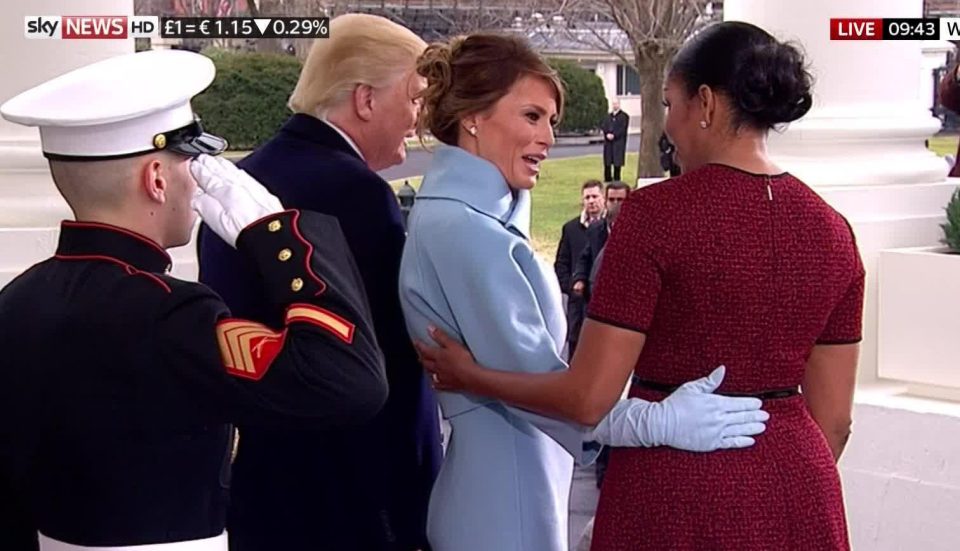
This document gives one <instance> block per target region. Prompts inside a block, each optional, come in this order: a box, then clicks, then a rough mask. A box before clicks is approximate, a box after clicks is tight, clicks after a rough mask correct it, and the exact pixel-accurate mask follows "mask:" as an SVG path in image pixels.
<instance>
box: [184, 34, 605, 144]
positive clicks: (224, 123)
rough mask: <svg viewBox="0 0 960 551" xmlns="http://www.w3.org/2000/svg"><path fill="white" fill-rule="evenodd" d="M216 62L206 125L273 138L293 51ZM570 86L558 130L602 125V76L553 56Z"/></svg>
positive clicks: (242, 137)
mask: <svg viewBox="0 0 960 551" xmlns="http://www.w3.org/2000/svg"><path fill="white" fill-rule="evenodd" d="M203 53H204V54H205V55H207V56H208V57H210V58H211V59H212V60H213V62H214V64H215V65H216V66H217V77H216V78H215V79H214V81H213V84H211V85H210V87H209V88H208V89H207V90H206V91H205V92H204V93H202V94H200V95H199V96H197V97H196V98H194V100H193V102H192V104H193V109H194V111H196V112H197V114H199V115H200V118H201V119H203V125H204V128H206V129H208V131H209V132H212V133H214V134H217V135H219V136H223V137H224V138H226V139H227V141H228V142H230V149H234V150H237V149H253V148H255V147H257V146H258V145H260V144H261V143H263V142H264V141H266V140H268V139H269V138H270V137H272V136H273V135H274V134H275V133H276V131H277V130H278V129H279V128H280V126H281V125H282V124H283V123H284V121H286V120H287V118H289V116H290V110H289V109H288V108H287V100H288V99H289V97H290V93H291V92H293V88H294V86H296V84H297V78H298V77H299V75H300V66H301V65H300V61H299V60H298V59H297V58H296V57H295V56H288V55H279V54H263V53H256V52H231V51H226V50H216V49H210V50H205V51H204V52H203ZM550 64H551V65H552V66H553V67H554V68H555V69H556V70H557V72H558V73H559V74H560V78H562V79H563V82H564V84H565V85H566V88H567V101H566V110H565V113H564V117H563V120H562V121H561V122H560V126H559V128H558V132H560V133H568V134H569V133H584V132H589V131H591V130H594V129H595V128H597V126H599V124H600V121H601V120H603V117H604V115H606V112H607V99H606V97H605V96H604V93H603V83H602V82H601V81H600V77H598V76H597V75H596V74H594V73H593V72H592V71H590V70H588V69H584V68H583V67H580V66H579V65H577V64H576V63H573V62H571V61H566V60H556V59H554V60H550Z"/></svg>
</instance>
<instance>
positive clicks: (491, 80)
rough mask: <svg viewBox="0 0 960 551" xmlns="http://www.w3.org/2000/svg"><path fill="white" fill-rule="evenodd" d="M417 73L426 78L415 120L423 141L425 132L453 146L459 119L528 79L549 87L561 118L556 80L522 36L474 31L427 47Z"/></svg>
mask: <svg viewBox="0 0 960 551" xmlns="http://www.w3.org/2000/svg"><path fill="white" fill-rule="evenodd" d="M417 73H418V74H419V75H420V76H422V77H424V78H426V79H427V87H426V89H425V90H424V91H423V92H422V93H421V94H420V98H421V99H422V100H423V106H422V109H421V110H420V118H419V120H418V121H417V134H418V135H419V136H420V139H421V140H423V137H424V135H425V134H426V132H427V131H429V132H430V133H431V134H433V136H434V137H436V138H437V139H438V140H440V141H441V142H443V143H445V144H448V145H457V137H458V136H459V128H458V127H459V123H460V119H461V118H463V117H465V116H468V115H472V114H475V113H480V112H482V111H485V110H487V109H489V108H490V107H492V106H493V104H495V103H496V102H497V101H498V100H500V98H502V97H503V96H505V95H506V94H507V92H508V91H509V90H510V87H511V86H513V84H514V83H515V82H516V81H517V80H519V79H520V78H522V77H524V76H527V75H531V76H535V77H540V78H542V79H543V80H545V81H546V82H547V83H549V84H550V85H552V86H553V89H554V92H555V93H556V97H555V99H556V102H557V120H558V121H559V119H560V117H561V116H562V115H563V100H564V93H565V92H564V88H563V83H562V82H561V80H560V77H559V76H557V73H556V71H554V70H553V68H551V67H550V65H548V64H547V62H546V61H544V59H543V58H542V57H540V55H539V54H538V53H537V52H535V51H534V50H533V48H531V47H530V45H529V44H528V43H527V41H526V40H525V39H524V38H522V37H520V36H516V35H507V34H497V33H475V34H470V35H467V36H458V37H455V38H453V39H451V40H450V41H449V42H441V43H437V44H431V45H430V46H428V47H427V49H426V50H425V51H424V52H423V54H422V55H421V56H420V58H419V59H418V60H417ZM553 122H554V123H556V122H557V121H553Z"/></svg>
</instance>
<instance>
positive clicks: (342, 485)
mask: <svg viewBox="0 0 960 551" xmlns="http://www.w3.org/2000/svg"><path fill="white" fill-rule="evenodd" d="M239 164H240V166H241V167H242V168H243V169H245V170H247V171H248V172H249V173H250V174H251V175H253V176H254V177H255V178H256V179H257V180H259V181H260V182H262V183H263V184H264V185H265V186H266V187H267V188H268V189H269V190H270V191H271V192H272V193H274V194H275V195H277V196H278V197H279V198H280V200H281V201H282V202H283V204H284V205H286V206H287V207H290V208H304V209H310V210H315V211H318V212H323V213H326V214H330V215H333V216H336V217H337V219H338V220H339V221H340V225H341V226H342V228H343V233H344V235H345V236H346V239H347V243H348V244H349V246H350V250H351V251H352V252H353V255H354V257H355V258H356V260H357V266H358V267H359V269H360V275H361V277H362V278H363V282H364V286H365V288H366V291H367V295H368V297H369V298H370V306H371V310H372V312H373V321H374V326H375V327H376V335H377V340H378V342H379V344H380V347H381V348H382V349H383V352H384V357H385V359H386V371H387V379H388V382H389V386H390V395H389V398H388V399H387V405H386V406H385V407H384V409H383V411H382V412H381V413H380V415H378V416H377V418H376V419H375V421H374V422H373V423H372V424H370V425H368V426H366V427H364V429H363V430H351V431H322V432H320V431H314V432H306V431H281V430H262V429H257V428H254V427H245V426H241V427H240V441H241V444H240V447H239V452H238V456H237V461H236V464H235V465H234V479H233V489H232V494H233V496H232V508H231V517H230V520H229V525H230V538H231V547H232V549H234V550H235V551H261V550H263V551H272V550H274V549H281V548H283V549H303V550H311V551H313V550H325V549H331V550H338V551H339V550H359V551H378V550H381V549H391V550H393V549H398V550H404V551H406V550H410V549H416V548H420V547H424V548H425V547H426V541H425V535H424V532H425V525H426V510H427V502H428V500H429V495H430V489H431V487H432V484H433V480H434V478H435V476H436V472H437V469H438V467H439V462H440V435H439V421H438V416H437V404H436V399H435V397H434V396H433V393H432V390H431V389H430V387H429V385H428V384H427V383H426V380H425V377H424V375H423V370H422V368H421V366H420V364H419V362H418V361H417V357H416V352H415V350H414V349H413V346H412V344H411V342H410V337H409V336H408V334H407V331H406V326H405V323H404V320H403V314H402V312H401V310H400V300H399V295H398V274H399V269H400V257H401V255H402V252H403V242H404V238H405V236H404V230H403V226H402V223H401V219H400V210H399V206H398V204H397V199H396V197H395V195H394V194H393V192H392V190H391V189H390V187H389V186H388V185H387V183H386V182H385V181H384V180H383V179H382V178H380V177H379V176H378V175H377V174H376V173H374V172H372V171H371V170H370V169H369V168H368V167H367V165H366V164H365V163H364V162H363V160H362V159H361V158H360V157H359V155H357V153H356V152H355V151H354V150H353V149H352V148H351V147H350V145H349V144H347V142H346V141H345V140H344V139H343V138H342V137H341V136H340V135H339V134H337V132H336V131H335V130H334V129H333V128H331V127H330V126H329V125H327V124H326V123H324V122H322V121H320V120H318V119H316V118H314V117H310V116H307V115H294V116H293V117H292V118H291V119H290V120H289V121H288V122H287V123H286V124H285V125H284V127H283V128H282V129H281V130H280V132H279V133H278V134H277V135H276V136H275V137H273V138H272V139H271V140H270V141H268V142H267V143H266V144H264V145H263V146H262V147H260V148H259V149H258V150H257V151H255V152H254V153H252V154H251V155H250V156H248V157H247V158H245V159H244V160H243V161H241V162H240V163H239ZM253 274H254V270H253V269H252V266H250V264H249V263H248V262H245V261H244V260H243V258H242V257H241V256H240V255H238V254H236V253H235V251H233V250H231V249H230V248H229V247H228V246H227V245H226V244H225V243H224V242H223V241H222V240H220V239H219V238H218V237H217V236H216V235H214V234H213V233H211V232H210V231H209V230H208V229H206V228H204V230H203V231H202V234H201V239H200V279H201V281H203V282H204V283H207V284H208V285H210V286H211V287H213V288H214V289H215V290H216V291H217V292H219V293H220V294H221V295H222V296H223V298H224V300H225V301H226V302H227V304H229V305H230V307H231V309H233V311H234V312H236V313H238V314H240V315H243V316H245V317H250V318H253V319H257V320H260V321H264V322H265V323H268V324H272V323H275V322H276V321H277V320H276V319H274V318H272V317H271V314H270V312H269V310H268V309H266V308H265V302H264V300H263V297H262V294H261V293H260V291H259V289H258V288H257V286H256V285H255V284H254V282H253V281H252V279H251V278H252V277H253Z"/></svg>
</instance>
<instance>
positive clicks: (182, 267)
mask: <svg viewBox="0 0 960 551" xmlns="http://www.w3.org/2000/svg"><path fill="white" fill-rule="evenodd" d="M0 13H2V14H3V17H0V75H2V77H0V103H2V102H3V101H6V100H7V99H9V98H11V97H13V96H15V95H16V94H18V93H20V92H22V91H24V90H27V89H29V88H31V87H33V86H35V85H37V84H39V83H41V82H43V81H45V80H48V79H50V78H52V77H55V76H57V75H59V74H62V73H65V72H67V71H69V70H71V69H75V68H77V67H81V66H83V65H87V64H90V63H93V62H96V61H99V60H101V59H106V58H108V57H113V56H116V55H121V54H125V53H130V52H133V40H132V39H128V40H28V39H26V38H25V37H24V22H23V21H24V16H27V15H133V1H132V0H71V1H70V2H64V1H63V0H31V1H29V2H4V3H3V4H2V5H0ZM144 85H145V86H149V85H150V83H144ZM69 217H70V211H69V209H68V208H67V205H66V203H64V201H63V199H62V198H61V197H60V196H59V194H57V190H56V188H55V187H54V185H53V180H51V178H50V171H49V169H48V167H47V162H46V160H45V159H44V158H43V156H42V155H41V153H40V135H39V133H38V132H37V130H36V129H35V128H27V127H23V126H20V125H16V124H12V123H9V122H6V121H4V120H2V119H0V287H2V286H3V285H6V284H7V283H8V282H9V281H10V280H11V279H13V277H15V276H16V275H17V274H18V273H20V272H21V271H23V270H24V269H25V268H27V267H28V266H30V265H31V264H33V263H35V262H37V261H39V260H42V259H43V258H46V257H47V256H49V255H50V254H51V253H52V252H53V250H54V249H55V247H56V240H57V233H58V228H59V224H60V221H61V220H63V219H64V218H69ZM173 254H174V258H175V264H179V271H177V270H175V273H178V274H179V275H181V276H184V277H191V276H193V275H194V274H195V271H196V268H195V260H194V258H193V254H192V249H190V248H183V249H180V250H175V251H173ZM178 259H179V260H180V262H179V263H178V262H176V261H177V260H178Z"/></svg>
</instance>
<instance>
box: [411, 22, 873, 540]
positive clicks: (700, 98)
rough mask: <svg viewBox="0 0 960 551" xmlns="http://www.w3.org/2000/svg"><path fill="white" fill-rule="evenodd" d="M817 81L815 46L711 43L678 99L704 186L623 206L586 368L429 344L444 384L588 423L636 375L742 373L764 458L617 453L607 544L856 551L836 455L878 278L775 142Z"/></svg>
mask: <svg viewBox="0 0 960 551" xmlns="http://www.w3.org/2000/svg"><path fill="white" fill-rule="evenodd" d="M810 87H811V82H810V76H809V74H808V73H807V72H806V70H805V68H804V61H803V57H802V55H801V54H800V52H799V51H798V50H797V49H796V48H794V47H793V46H791V45H788V44H783V43H780V42H778V41H776V40H775V39H774V38H773V37H771V36H770V35H769V34H768V33H766V32H765V31H763V30H762V29H759V28H757V27H755V26H753V25H749V24H746V23H736V22H727V23H721V24H717V25H714V26H711V27H708V28H707V29H705V30H704V31H702V32H701V33H699V34H698V35H697V36H695V37H694V38H693V39H691V40H690V41H689V42H688V43H687V44H686V45H685V46H684V47H683V49H682V50H681V51H680V52H679V53H678V54H677V56H676V58H675V59H674V62H673V64H672V67H671V71H670V74H669V78H668V80H667V86H666V87H665V90H664V98H665V101H664V104H665V106H666V107H667V109H668V114H667V123H666V132H667V134H668V136H669V137H670V140H671V141H672V142H673V143H674V144H676V146H677V152H676V153H677V158H678V161H679V163H680V165H681V167H682V168H683V173H684V174H683V175H682V176H680V177H677V178H673V179H671V180H667V181H666V182H662V183H660V184H656V185H653V186H649V187H646V188H643V189H641V190H638V191H636V192H634V193H633V194H632V195H631V197H630V198H629V199H628V201H627V203H626V205H625V206H624V207H623V210H622V211H621V214H620V217H619V218H618V219H617V226H616V229H615V230H614V231H613V235H612V236H611V238H610V242H609V243H608V246H607V249H606V251H605V253H604V256H605V259H604V264H603V267H602V269H601V272H600V275H599V281H598V283H597V289H596V292H595V294H594V297H593V299H592V301H591V304H590V309H589V313H588V318H589V319H588V321H587V323H586V324H585V325H584V328H583V332H582V334H581V339H580V343H581V344H580V346H579V348H578V349H577V352H576V356H575V357H574V359H573V361H572V363H571V368H570V369H569V370H568V371H566V372H561V373H552V374H547V375H528V374H516V373H503V372H498V371H494V370H489V369H484V368H481V367H480V366H477V365H475V364H474V363H473V362H472V361H470V358H469V356H468V355H467V354H466V353H465V351H463V350H458V349H456V348H455V347H453V346H452V345H451V344H450V343H449V341H447V340H446V339H445V338H443V336H442V335H440V336H439V337H438V338H439V339H440V341H442V344H443V345H444V348H442V349H426V348H423V347H421V348H420V350H421V354H422V355H423V357H424V365H425V367H426V368H427V369H428V370H430V371H431V372H433V373H435V374H436V377H435V380H437V381H439V382H438V383H437V386H439V387H441V388H451V387H455V388H458V389H461V390H467V391H472V392H476V393H479V394H484V395H488V396H493V397H496V398H500V399H502V400H505V401H508V402H511V403H515V404H517V405H519V406H521V407H526V408H530V409H534V410H536V411H540V412H543V413H546V414H551V415H556V416H561V417H567V418H572V419H575V420H579V421H581V422H584V423H595V422H596V421H597V420H598V419H599V417H601V416H602V415H603V414H604V413H605V412H606V409H604V408H609V407H610V404H612V403H613V400H614V399H615V394H616V392H617V391H618V389H619V388H620V387H622V385H623V383H624V382H625V380H626V378H627V377H628V375H629V373H630V372H631V371H633V373H634V376H633V384H632V387H631V396H632V397H636V398H642V399H646V400H657V399H663V398H664V397H665V396H666V395H667V393H668V392H670V391H672V390H674V389H675V387H676V385H677V384H679V383H681V382H683V381H686V380H688V379H691V378H693V377H699V376H702V375H704V374H706V373H707V372H708V371H709V370H710V369H711V368H712V366H715V365H718V364H723V365H726V366H727V374H726V379H725V380H724V383H723V385H722V386H721V387H720V389H719V392H720V393H723V394H731V395H750V396H756V397H759V398H761V399H763V400H764V409H766V410H767V411H768V412H769V413H770V414H771V417H770V420H769V421H768V423H767V430H766V433H765V434H763V435H762V436H759V437H757V439H756V445H755V446H753V447H751V448H747V449H745V450H737V451H716V452H710V453H691V452H685V451H680V450H676V449H672V448H667V447H658V448H630V449H628V448H623V449H615V450H613V453H612V454H611V459H610V465H609V468H608V471H607V475H606V479H605V480H604V484H603V489H602V491H601V496H600V505H599V509H598V511H597V518H596V525H595V530H594V536H593V548H592V549H593V550H594V551H615V550H616V551H620V550H622V551H636V550H643V549H651V550H652V549H656V550H665V549H670V550H673V549H684V550H686V549H703V550H708V549H709V550H717V549H722V550H737V551H743V550H757V551H759V550H774V549H775V550H797V551H800V550H803V551H809V550H838V549H839V550H842V549H848V548H849V543H848V536H847V528H846V521H845V517H844V510H843V500H842V494H841V488H840V479H839V475H838V472H837V468H836V464H835V462H836V460H837V459H838V458H839V456H840V453H841V452H842V450H843V447H844V444H845V442H846V439H847V436H848V434H849V426H850V416H851V409H852V396H853V387H854V382H855V377H856V364H857V358H858V352H859V344H858V343H859V341H860V337H861V314H862V306H863V284H864V270H863V265H862V263H861V260H860V256H859V253H858V251H857V247H856V243H855V240H854V236H853V233H852V231H851V229H850V227H849V225H848V224H847V222H846V221H845V220H844V218H843V217H842V216H840V215H839V214H838V213H837V212H836V211H834V210H833V209H832V208H831V207H830V206H828V205H827V204H826V203H825V202H824V201H823V200H822V199H821V198H820V197H819V196H818V195H817V194H816V193H815V192H814V191H812V190H811V189H810V188H809V187H807V186H806V185H805V184H804V183H803V182H801V181H800V180H798V179H797V178H795V177H794V176H792V175H790V174H789V173H785V172H783V171H782V170H780V169H779V168H777V167H776V166H775V165H774V164H773V163H772V162H771V161H770V159H769V158H768V156H767V153H766V135H767V132H768V131H769V130H770V129H772V128H774V127H775V126H777V125H779V124H782V123H788V122H791V121H794V120H796V119H798V118H800V117H801V116H803V115H804V114H805V113H806V112H807V110H808V109H809V108H810V106H811V103H812V100H811V90H810ZM618 385H620V387H618ZM798 387H799V388H800V389H802V391H803V392H802V394H800V393H799V392H798Z"/></svg>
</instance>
